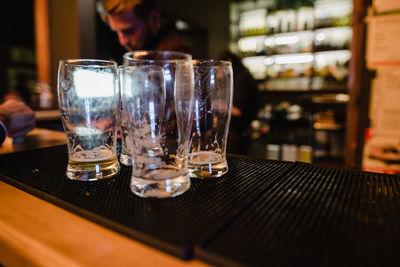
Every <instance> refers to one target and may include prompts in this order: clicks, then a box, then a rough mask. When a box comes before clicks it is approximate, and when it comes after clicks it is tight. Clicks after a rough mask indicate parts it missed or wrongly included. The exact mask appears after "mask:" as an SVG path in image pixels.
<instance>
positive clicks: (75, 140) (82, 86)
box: [58, 59, 120, 181]
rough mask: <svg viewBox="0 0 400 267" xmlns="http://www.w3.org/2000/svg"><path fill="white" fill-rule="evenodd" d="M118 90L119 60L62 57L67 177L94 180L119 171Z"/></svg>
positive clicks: (60, 97) (60, 94)
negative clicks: (117, 144)
mask: <svg viewBox="0 0 400 267" xmlns="http://www.w3.org/2000/svg"><path fill="white" fill-rule="evenodd" d="M118 90H119V86H118V78H117V64H116V63H114V62H111V61H103V60H86V59H70V60H61V61H60V64H59V70H58V100H59V108H60V114H61V119H62V123H63V126H64V130H65V132H66V134H67V145H68V166H67V172H66V175H67V177H69V178H71V179H75V180H82V181H93V180H98V179H103V178H107V177H111V176H112V175H114V174H116V173H117V172H118V171H119V169H120V166H119V163H118V160H117V154H116V134H117V126H118V116H119V92H118Z"/></svg>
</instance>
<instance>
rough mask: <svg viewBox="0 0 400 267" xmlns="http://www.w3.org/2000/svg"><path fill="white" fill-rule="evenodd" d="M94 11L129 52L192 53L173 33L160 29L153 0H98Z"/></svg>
mask: <svg viewBox="0 0 400 267" xmlns="http://www.w3.org/2000/svg"><path fill="white" fill-rule="evenodd" d="M97 10H98V12H99V14H100V16H101V17H102V19H103V20H104V21H105V22H107V23H108V25H109V27H110V28H111V30H112V31H114V32H115V33H116V34H117V35H118V41H119V43H120V44H121V45H122V46H123V47H125V48H126V49H127V50H128V51H133V50H168V51H177V52H184V53H189V54H192V51H191V49H189V47H188V46H186V44H185V43H184V42H183V41H182V40H181V39H180V38H179V37H178V34H177V33H176V32H175V31H174V30H172V29H169V28H166V27H160V15H159V12H158V11H157V6H156V2H155V0H99V1H98V5H97Z"/></svg>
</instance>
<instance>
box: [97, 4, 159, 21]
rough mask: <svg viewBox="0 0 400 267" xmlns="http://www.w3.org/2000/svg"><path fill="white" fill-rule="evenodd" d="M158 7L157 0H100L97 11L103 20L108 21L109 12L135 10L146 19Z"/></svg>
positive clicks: (137, 14) (116, 12)
mask: <svg viewBox="0 0 400 267" xmlns="http://www.w3.org/2000/svg"><path fill="white" fill-rule="evenodd" d="M156 8H157V5H156V1H155V0H99V1H98V2H97V11H98V12H99V13H100V16H101V17H102V19H103V20H105V21H107V16H108V15H109V14H111V15H113V14H118V13H123V12H128V11H133V12H134V13H135V15H136V16H138V17H140V18H141V19H143V20H146V19H147V18H148V17H149V15H150V13H151V11H153V10H155V9H156Z"/></svg>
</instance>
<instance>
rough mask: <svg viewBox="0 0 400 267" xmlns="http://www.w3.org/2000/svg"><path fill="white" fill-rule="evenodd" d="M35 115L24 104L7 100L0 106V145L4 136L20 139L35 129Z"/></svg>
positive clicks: (12, 99) (14, 100) (11, 99)
mask: <svg viewBox="0 0 400 267" xmlns="http://www.w3.org/2000/svg"><path fill="white" fill-rule="evenodd" d="M35 125H36V119H35V113H34V112H33V110H32V109H30V108H29V107H28V106H27V105H26V104H25V103H24V102H22V101H20V100H17V99H14V98H9V99H8V100H6V101H5V102H4V103H2V104H1V105H0V145H1V144H3V142H4V140H5V138H6V136H7V135H8V136H10V137H11V138H18V137H22V136H24V135H25V134H27V133H28V132H30V131H31V130H33V128H35Z"/></svg>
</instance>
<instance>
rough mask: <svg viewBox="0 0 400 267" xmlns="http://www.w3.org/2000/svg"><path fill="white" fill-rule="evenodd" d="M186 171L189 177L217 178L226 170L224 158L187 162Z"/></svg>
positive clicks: (226, 165) (226, 164)
mask: <svg viewBox="0 0 400 267" xmlns="http://www.w3.org/2000/svg"><path fill="white" fill-rule="evenodd" d="M188 171H189V176H190V177H191V178H201V179H202V178H217V177H221V176H222V175H224V174H225V173H227V172H228V163H227V162H226V160H224V161H220V162H211V163H197V162H188Z"/></svg>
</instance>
